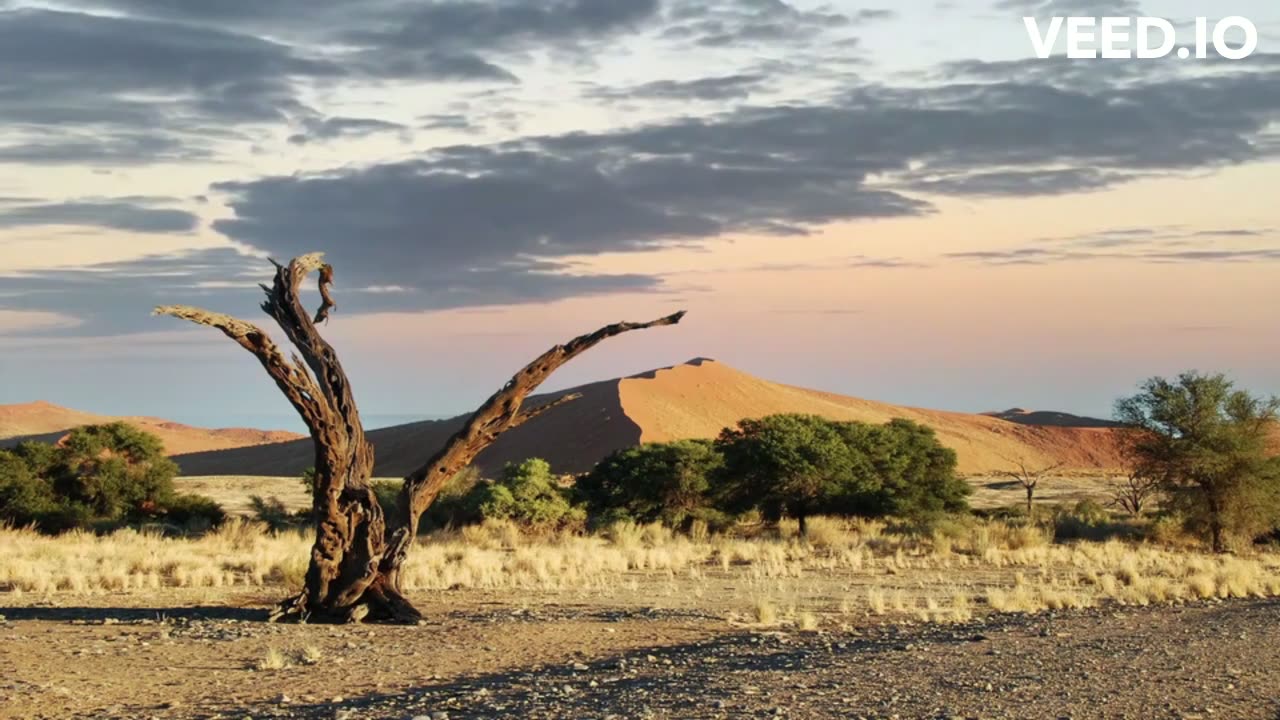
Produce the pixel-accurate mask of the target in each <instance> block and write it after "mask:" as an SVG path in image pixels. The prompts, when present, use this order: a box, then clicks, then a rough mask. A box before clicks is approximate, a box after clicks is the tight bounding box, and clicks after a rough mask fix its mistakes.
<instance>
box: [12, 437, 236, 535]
mask: <svg viewBox="0 0 1280 720" xmlns="http://www.w3.org/2000/svg"><path fill="white" fill-rule="evenodd" d="M177 472H178V467H177V465H175V464H174V463H173V461H171V460H169V459H168V458H167V457H165V455H164V446H163V444H162V443H161V442H160V439H159V438H157V437H156V436H154V435H152V434H150V433H147V432H143V431H142V430H139V429H137V428H135V427H132V426H130V425H128V424H126V423H109V424H106V425H87V426H85V427H80V428H76V429H75V430H72V431H71V433H70V434H68V435H67V437H66V438H64V439H63V441H62V442H60V443H59V444H58V445H56V446H54V445H46V444H41V443H23V444H21V445H19V446H18V447H17V448H15V449H14V450H12V451H8V452H0V520H3V521H5V522H9V523H13V524H17V525H27V524H34V525H35V526H37V527H39V528H40V529H41V530H43V531H45V532H62V531H64V530H70V529H74V528H85V529H106V528H112V527H119V526H121V525H124V524H128V523H140V522H146V521H154V520H157V519H161V518H164V517H166V516H171V517H170V519H172V517H174V516H176V517H180V518H183V519H184V521H187V520H190V521H195V520H197V518H198V521H199V522H200V523H209V524H216V523H217V522H220V518H221V517H222V515H221V509H220V508H216V505H214V504H213V503H212V502H211V501H208V500H203V499H201V500H199V501H197V500H196V499H194V498H191V497H189V496H187V497H180V496H178V495H177V494H176V493H175V491H174V486H173V478H174V476H175V475H177Z"/></svg>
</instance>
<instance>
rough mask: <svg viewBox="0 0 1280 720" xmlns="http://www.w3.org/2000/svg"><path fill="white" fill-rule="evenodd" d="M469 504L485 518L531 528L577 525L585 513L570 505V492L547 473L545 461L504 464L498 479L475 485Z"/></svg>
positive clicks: (529, 460)
mask: <svg viewBox="0 0 1280 720" xmlns="http://www.w3.org/2000/svg"><path fill="white" fill-rule="evenodd" d="M472 492H473V495H472V500H471V502H474V503H475V506H476V507H479V508H480V515H481V517H483V518H485V519H489V518H493V519H505V520H512V521H515V522H517V523H520V524H522V525H525V526H528V527H534V528H552V527H565V526H569V525H573V524H577V523H581V522H582V521H583V520H584V519H585V516H586V514H585V513H584V512H583V510H582V508H581V507H576V506H574V505H573V503H572V502H570V491H569V490H568V489H567V488H563V487H561V486H560V485H559V483H558V482H557V481H556V477H555V476H554V475H553V474H552V473H551V466H550V465H549V464H547V461H546V460H541V459H539V458H530V459H528V460H525V461H524V462H521V463H507V465H506V467H504V468H503V469H502V473H501V474H500V475H499V476H498V479H497V480H495V481H493V482H489V483H480V484H477V485H476V486H475V488H474V490H473V491H472Z"/></svg>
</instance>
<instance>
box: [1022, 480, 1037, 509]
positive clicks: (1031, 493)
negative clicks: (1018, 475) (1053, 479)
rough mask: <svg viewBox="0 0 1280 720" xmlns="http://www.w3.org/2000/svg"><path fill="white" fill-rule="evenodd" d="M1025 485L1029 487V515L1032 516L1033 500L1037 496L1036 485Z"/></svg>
mask: <svg viewBox="0 0 1280 720" xmlns="http://www.w3.org/2000/svg"><path fill="white" fill-rule="evenodd" d="M1023 487H1025V488H1026V489H1027V517H1031V502H1032V501H1033V500H1034V499H1035V496H1036V486H1035V485H1024V486H1023Z"/></svg>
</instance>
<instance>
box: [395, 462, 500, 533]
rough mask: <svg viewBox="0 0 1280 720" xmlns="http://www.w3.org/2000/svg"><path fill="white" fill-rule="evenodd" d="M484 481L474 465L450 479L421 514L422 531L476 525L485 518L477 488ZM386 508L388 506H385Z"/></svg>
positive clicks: (397, 490) (397, 489)
mask: <svg viewBox="0 0 1280 720" xmlns="http://www.w3.org/2000/svg"><path fill="white" fill-rule="evenodd" d="M480 484H481V478H480V472H479V471H478V470H476V469H475V468H474V467H467V468H464V469H463V470H462V471H460V472H459V473H458V474H456V475H454V476H453V477H451V478H449V481H448V482H446V483H445V484H444V487H443V488H441V489H440V494H439V495H437V496H436V499H435V502H433V503H431V505H429V506H428V507H427V510H426V512H424V513H423V514H422V522H421V529H422V530H442V529H445V528H458V527H464V526H466V525H474V524H476V523H478V522H480V521H482V520H484V515H483V513H482V512H481V510H480V503H481V501H482V499H481V498H480V495H479V493H478V492H477V491H476V487H477V486H479V485H480ZM395 488H396V493H397V497H398V493H399V492H400V483H395ZM383 507H384V508H386V507H387V505H385V504H384V505H383Z"/></svg>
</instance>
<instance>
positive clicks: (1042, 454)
mask: <svg viewBox="0 0 1280 720" xmlns="http://www.w3.org/2000/svg"><path fill="white" fill-rule="evenodd" d="M570 392H577V393H580V394H581V395H582V397H581V398H580V399H578V400H576V401H574V402H572V403H569V404H567V405H565V406H564V407H561V408H558V409H556V410H555V411H553V412H550V413H547V414H545V415H542V416H539V417H538V418H536V419H534V420H533V421H531V422H529V423H527V424H525V425H524V426H522V427H519V428H516V429H515V430H512V431H511V432H508V433H506V434H504V435H503V436H502V437H501V438H500V439H499V440H498V441H497V442H496V443H495V444H494V445H493V446H492V447H490V448H489V449H488V450H486V451H485V452H484V453H483V454H481V455H480V457H479V459H478V461H477V462H478V464H479V465H480V468H481V470H483V471H485V472H490V473H491V472H493V471H495V470H497V469H499V468H500V467H501V466H502V465H503V464H504V463H506V462H509V461H518V460H523V459H525V458H528V457H541V458H545V459H546V460H547V461H548V462H550V463H551V465H552V467H553V468H554V469H555V470H557V471H558V472H565V473H578V472H584V471H586V470H589V469H590V468H591V467H592V466H593V465H594V464H595V463H596V462H597V461H599V460H600V459H601V458H602V457H604V456H605V455H606V454H608V453H610V452H612V451H614V450H617V449H619V448H623V447H629V446H633V445H636V444H638V443H641V442H652V441H666V440H673V439H680V438H711V437H715V436H716V435H717V434H719V432H720V430H721V429H722V428H724V427H726V426H729V425H733V424H735V423H736V422H737V421H738V420H739V419H741V418H745V417H763V416H765V415H771V414H774V413H812V414H816V415H822V416H824V417H829V418H832V419H838V420H860V421H865V422H873V423H882V422H886V421H888V420H890V419H893V418H897V417H902V418H907V419H910V420H915V421H917V422H920V423H923V424H926V425H929V426H930V427H933V428H934V429H935V430H936V431H937V433H938V436H939V437H940V439H941V440H942V442H944V443H945V444H946V445H948V446H949V447H952V448H954V449H955V450H956V452H957V454H958V456H959V465H960V470H961V471H962V472H965V473H970V474H980V473H989V472H992V471H996V470H1002V469H1007V468H1009V467H1010V466H1011V464H1012V461H1013V460H1015V459H1025V460H1026V461H1027V462H1030V463H1044V464H1046V465H1047V464H1055V463H1063V464H1064V466H1065V467H1066V468H1068V469H1077V470H1097V469H1112V468H1117V467H1119V466H1120V465H1121V462H1120V457H1119V452H1118V448H1117V445H1116V438H1115V434H1114V432H1113V431H1112V430H1110V429H1108V428H1106V427H1094V426H1072V425H1066V426H1064V425H1055V424H1026V423H1018V422H1010V421H1008V420H1005V419H1002V418H999V417H993V416H989V415H977V414H966V413H955V412H943V411H937V410H924V409H919V408H908V407H899V406H895V405H889V404H886V403H880V402H873V401H869V400H861V399H858V398H853V397H846V396H843V395H836V394H833V393H826V392H821V391H818V390H809V389H805V388H800V387H793V386H789V385H782V384H780V383H775V382H770V381H768V380H763V379H760V378H757V377H754V376H752V375H749V374H747V373H744V372H741V371H739V370H735V369H734V368H732V367H729V366H728V365H725V364H723V363H719V362H716V361H714V360H708V359H705V358H699V359H695V360H691V361H689V362H688V363H685V364H683V365H677V366H675V367H670V368H663V369H660V370H654V371H651V372H647V373H643V374H641V375H636V376H633V377H628V378H619V379H614V380H606V381H603V382H598V383H592V384H590V385H584V386H582V387H579V388H573V389H571V390H566V391H563V392H560V393H552V394H547V395H541V396H537V397H534V398H531V399H530V400H529V402H530V403H539V402H545V401H547V400H550V399H553V398H555V397H559V396H561V395H563V394H566V393H570ZM464 421H465V417H456V418H452V419H449V420H439V421H425V422H419V423H412V424H408V425H399V426H396V427H390V428H384V429H381V430H373V431H370V432H369V433H368V437H369V439H370V440H371V441H372V442H373V444H374V446H375V447H376V450H377V460H378V462H377V468H376V471H375V473H376V474H377V475H379V476H387V477H393V476H402V475H405V474H407V473H408V472H410V471H411V470H413V469H414V468H415V467H416V466H417V465H418V464H419V463H421V462H423V461H425V460H426V458H427V457H428V456H429V455H430V454H431V453H432V452H433V451H434V450H435V449H437V448H439V447H440V446H441V445H442V444H443V443H444V442H445V440H446V439H447V438H448V437H449V435H450V434H452V433H453V432H455V431H456V430H457V429H458V428H459V427H460V426H461V425H462V423H463V422H464ZM175 459H176V460H177V461H178V463H179V465H181V466H182V469H183V471H184V473H185V474H188V475H294V474H297V473H300V472H302V470H303V469H305V468H307V467H309V466H311V465H312V464H313V460H312V448H311V443H310V441H309V440H301V441H295V442H287V443H280V444H273V445H258V446H254V447H243V448H239V449H233V450H222V451H215V452H198V453H192V454H184V455H180V456H178V457H176V458H175Z"/></svg>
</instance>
